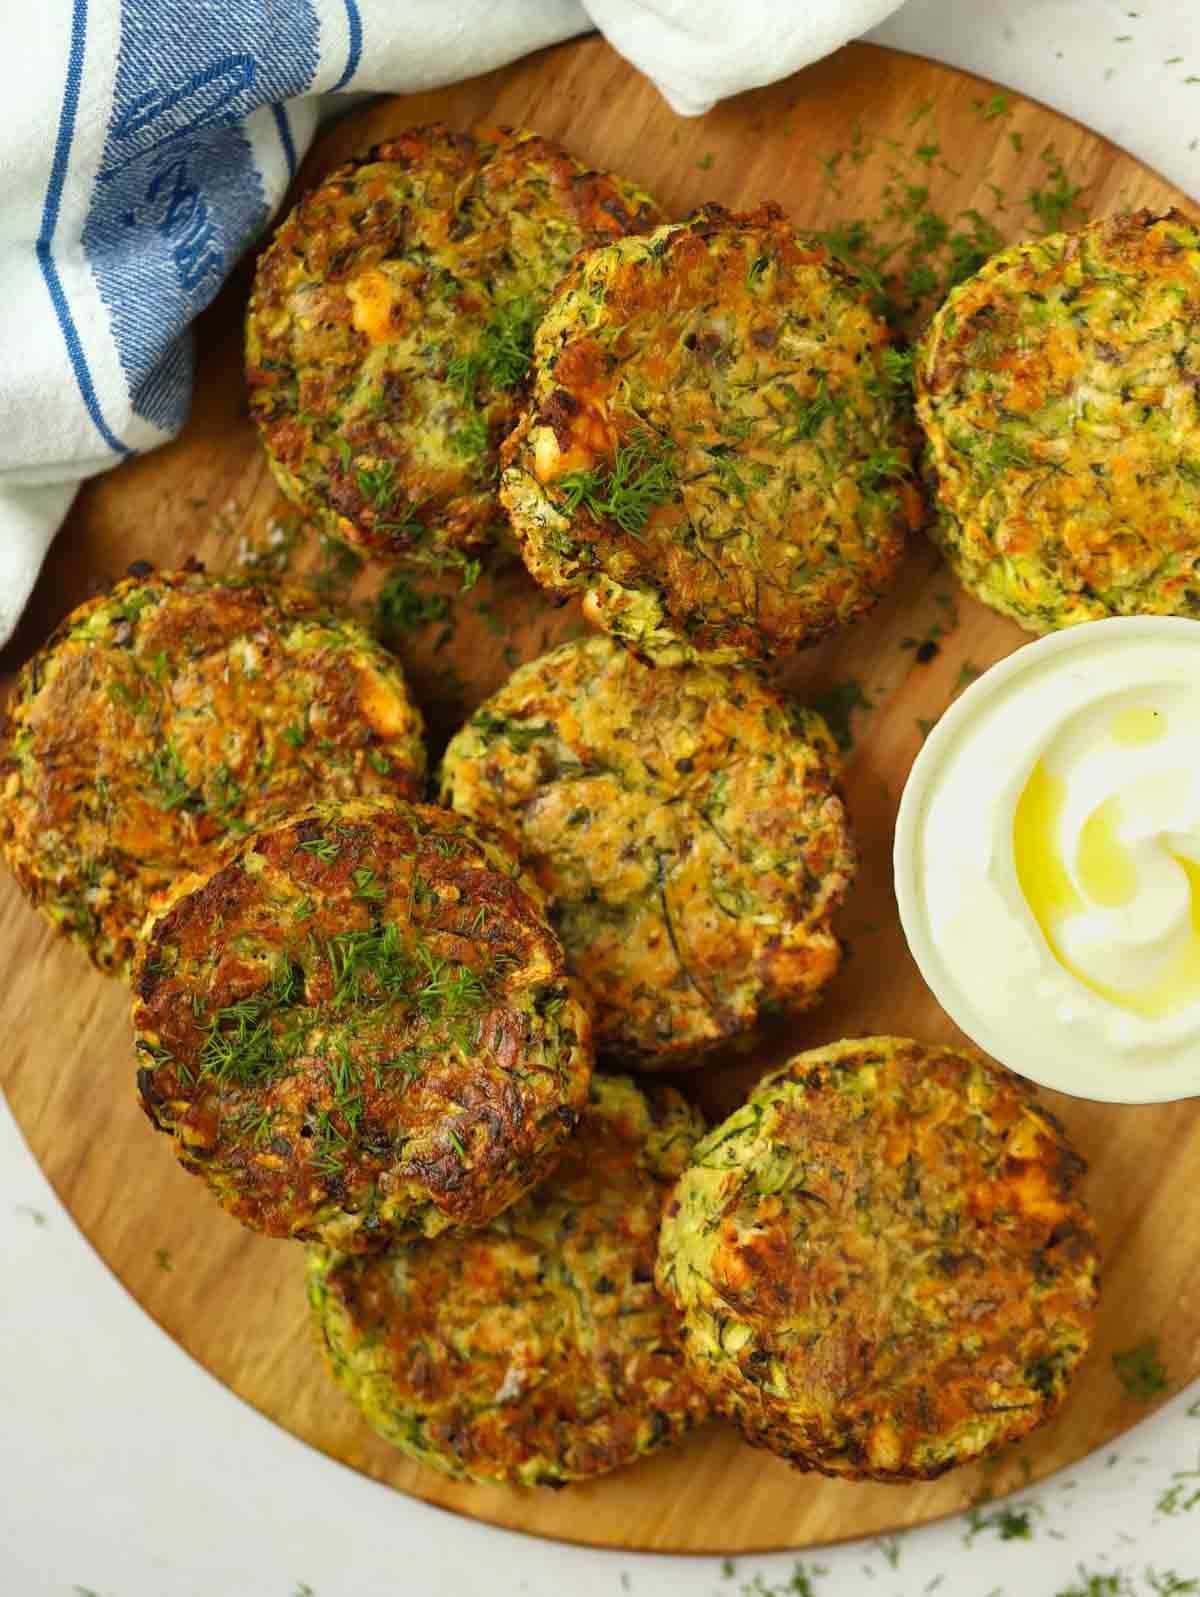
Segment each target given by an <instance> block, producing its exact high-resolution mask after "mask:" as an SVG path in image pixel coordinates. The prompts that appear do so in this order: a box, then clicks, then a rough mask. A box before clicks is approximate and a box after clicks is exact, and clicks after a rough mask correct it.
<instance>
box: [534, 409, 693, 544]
mask: <svg viewBox="0 0 1200 1597" xmlns="http://www.w3.org/2000/svg"><path fill="white" fill-rule="evenodd" d="M558 488H559V491H560V492H561V494H562V496H563V499H564V501H565V503H566V507H567V509H568V511H570V512H572V513H573V512H574V511H576V510H578V509H579V508H580V506H581V505H582V507H583V508H584V509H585V510H586V511H587V513H588V514H589V515H590V516H591V518H592V520H593V521H604V520H608V521H615V522H616V524H617V526H618V527H620V529H621V531H622V532H625V533H628V534H630V536H632V537H636V536H637V535H638V533H640V532H642V531H643V530H644V529H645V526H646V523H647V522H648V521H649V520H650V516H651V513H652V512H653V511H655V510H657V509H658V508H659V506H660V505H666V504H670V502H671V500H672V499H674V497H675V495H676V493H677V491H678V488H679V475H678V472H677V470H676V466H675V460H674V456H673V454H672V452H670V451H669V450H668V449H666V448H664V446H663V444H662V443H661V442H660V441H659V440H658V439H657V438H655V436H654V435H653V434H652V433H650V432H649V431H647V430H646V429H641V430H640V431H638V432H635V433H634V434H632V436H631V437H630V438H629V440H628V441H627V442H625V443H620V444H618V445H617V452H616V454H615V455H614V457H613V460H612V464H611V465H605V466H595V467H593V468H592V469H591V470H590V471H568V472H566V473H565V474H564V475H563V476H562V477H560V478H559V480H558Z"/></svg>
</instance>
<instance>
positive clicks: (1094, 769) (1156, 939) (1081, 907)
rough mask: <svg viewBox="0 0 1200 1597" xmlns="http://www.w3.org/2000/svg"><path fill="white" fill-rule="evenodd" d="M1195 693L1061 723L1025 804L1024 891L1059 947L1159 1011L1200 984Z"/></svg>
mask: <svg viewBox="0 0 1200 1597" xmlns="http://www.w3.org/2000/svg"><path fill="white" fill-rule="evenodd" d="M1195 709H1196V706H1195V702H1194V700H1193V699H1192V698H1191V696H1190V695H1187V694H1185V693H1184V692H1182V691H1181V690H1180V689H1179V688H1178V687H1175V686H1174V685H1172V684H1166V683H1163V684H1156V685H1151V686H1150V687H1149V689H1142V690H1140V691H1139V692H1137V693H1136V694H1134V695H1133V696H1129V695H1122V696H1115V697H1113V698H1111V699H1103V700H1101V702H1100V703H1098V704H1094V705H1091V706H1090V707H1089V708H1087V709H1086V710H1084V711H1082V712H1081V713H1080V714H1078V715H1075V716H1073V717H1071V718H1070V719H1068V720H1067V721H1066V722H1065V723H1064V724H1063V725H1061V726H1060V727H1058V728H1057V729H1056V735H1055V737H1054V740H1053V742H1052V743H1051V744H1050V745H1049V747H1048V748H1047V749H1046V750H1045V752H1044V753H1043V754H1042V755H1041V757H1040V758H1039V759H1038V760H1037V762H1036V763H1035V765H1034V767H1033V770H1032V772H1031V773H1030V776H1029V778H1028V780H1027V782H1026V783H1025V786H1024V789H1023V790H1022V792H1021V796H1020V798H1019V799H1018V801H1017V806H1016V810H1015V813H1014V816H1013V863H1014V866H1015V868H1016V873H1017V880H1018V882H1019V883H1020V887H1021V892H1022V894H1023V895H1024V898H1025V901H1026V903H1027V904H1028V906H1029V909H1030V911H1031V913H1032V914H1033V916H1034V918H1035V919H1036V921H1037V923H1038V926H1039V927H1040V928H1041V931H1042V934H1043V936H1044V937H1045V939H1046V942H1047V943H1048V944H1049V946H1050V949H1051V951H1052V952H1053V954H1054V956H1055V958H1056V959H1057V960H1058V961H1059V962H1060V963H1061V964H1062V965H1063V966H1064V967H1065V968H1066V969H1067V970H1068V971H1069V972H1070V973H1071V974H1072V975H1073V976H1074V977H1075V978H1076V979H1077V980H1078V981H1081V982H1083V983H1084V984H1085V985H1086V986H1087V987H1089V988H1090V989H1091V990H1092V991H1093V992H1094V993H1096V994H1098V995H1099V996H1100V997H1101V998H1104V999H1106V1000H1107V1001H1108V1002H1109V1003H1111V1004H1116V1005H1118V1006H1119V1007H1121V1008H1122V1009H1126V1010H1129V1011H1131V1012H1132V1013H1133V1014H1136V1015H1140V1016H1142V1017H1143V1018H1144V1019H1147V1020H1154V1019H1157V1018H1159V1017H1165V1016H1169V1015H1171V1014H1173V1013H1175V1012H1177V1011H1178V1010H1180V1009H1184V1008H1187V1007H1188V1006H1189V1005H1191V1004H1194V1003H1195V1002H1196V1001H1197V999H1198V998H1200V771H1198V770H1197V769H1196V766H1195V761H1196V722H1195Z"/></svg>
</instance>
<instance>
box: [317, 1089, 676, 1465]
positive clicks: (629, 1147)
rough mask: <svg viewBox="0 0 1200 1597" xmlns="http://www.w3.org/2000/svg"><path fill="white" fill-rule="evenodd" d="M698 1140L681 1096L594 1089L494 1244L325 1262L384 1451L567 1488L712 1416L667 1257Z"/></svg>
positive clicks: (342, 1339)
mask: <svg viewBox="0 0 1200 1597" xmlns="http://www.w3.org/2000/svg"><path fill="white" fill-rule="evenodd" d="M702 1130H703V1123H702V1122H701V1120H700V1118H699V1116H698V1115H697V1114H696V1113H695V1111H694V1110H691V1109H689V1108H688V1106H687V1105H686V1104H685V1103H684V1101H683V1099H682V1098H680V1097H679V1095H678V1094H677V1093H674V1092H671V1091H670V1090H669V1089H662V1090H660V1091H658V1092H656V1093H654V1095H653V1096H652V1098H650V1099H647V1097H646V1096H645V1095H644V1094H643V1093H641V1092H639V1091H638V1089H637V1088H636V1087H635V1086H634V1085H633V1083H632V1082H630V1081H624V1080H621V1079H620V1078H618V1077H596V1078H595V1080H594V1081H593V1084H592V1098H591V1102H590V1103H589V1104H588V1106H587V1107H586V1108H585V1110H584V1112H583V1118H582V1121H581V1123H580V1126H579V1130H578V1131H577V1132H576V1134H575V1136H574V1137H572V1139H571V1140H570V1142H569V1143H568V1144H567V1147H566V1149H565V1151H564V1153H563V1156H562V1159H561V1160H560V1162H559V1165H558V1168H557V1169H556V1170H555V1172H554V1174H553V1175H552V1176H551V1177H550V1178H549V1180H548V1181H546V1182H544V1183H543V1184H542V1185H541V1186H540V1187H539V1188H538V1189H537V1191H536V1192H535V1193H533V1194H531V1195H530V1196H529V1197H527V1198H525V1199H523V1200H522V1202H521V1203H519V1204H517V1205H516V1206H515V1207H514V1208H511V1209H509V1210H507V1211H506V1213H504V1214H503V1215H501V1216H500V1217H499V1218H498V1219H497V1220H495V1221H493V1222H492V1224H491V1225H490V1226H488V1227H487V1228H486V1229H485V1230H483V1231H474V1232H461V1231H460V1232H447V1233H446V1235H445V1236H441V1237H437V1238H435V1239H434V1240H433V1241H431V1242H420V1243H416V1244H415V1245H413V1246H411V1247H407V1248H404V1249H397V1250H394V1251H392V1252H390V1253H384V1254H380V1255H372V1256H371V1257H369V1258H362V1257H359V1258H349V1257H347V1256H346V1255H344V1254H337V1253H330V1252H328V1251H327V1250H325V1249H321V1248H313V1249H311V1250H310V1253H309V1270H308V1283H309V1299H310V1301H311V1303H312V1306H313V1310H314V1313H315V1315H316V1317H317V1324H318V1328H319V1331H320V1334H321V1339H322V1343H323V1346H324V1349H325V1354H326V1357H327V1360H328V1363H329V1367H330V1370H331V1373H332V1374H333V1376H334V1379H335V1380H336V1381H337V1382H338V1384H339V1385H340V1386H341V1387H342V1388H343V1390H345V1391H346V1392H347V1393H348V1395H349V1396H350V1397H352V1398H353V1400H354V1401H355V1402H356V1403H358V1404H359V1406H360V1407H361V1408H362V1409H363V1412H364V1413H365V1415H366V1417H367V1419H368V1420H369V1421H370V1422H371V1424H372V1425H373V1426H374V1427H375V1428H376V1429H377V1430H378V1431H379V1432H380V1434H381V1435H383V1436H385V1437H386V1438H387V1440H388V1441H390V1442H392V1443H394V1444H395V1445H396V1446H397V1447H400V1448H402V1449H403V1450H404V1451H405V1452H406V1453H408V1454H410V1455H411V1456H412V1457H414V1458H416V1459H418V1460H419V1461H420V1462H422V1463H424V1464H428V1465H431V1466H432V1467H433V1468H434V1469H440V1470H443V1471H445V1472H446V1473H448V1474H451V1475H457V1476H465V1477H467V1478H470V1479H473V1480H485V1481H497V1482H504V1483H508V1484H512V1485H521V1486H541V1485H547V1486H557V1485H562V1484H563V1483H564V1482H566V1481H571V1480H581V1479H585V1478H588V1477H590V1476H594V1475H599V1474H603V1473H604V1472H605V1471H607V1470H612V1469H617V1468H618V1467H619V1466H621V1465H622V1464H628V1463H631V1462H632V1461H633V1460H634V1459H635V1458H638V1457H640V1456H641V1455H643V1454H645V1453H649V1452H653V1451H655V1450H657V1449H658V1448H661V1447H663V1446H665V1445H667V1444H669V1443H670V1442H672V1441H674V1440H676V1439H677V1438H678V1437H679V1436H680V1435H681V1434H682V1433H683V1432H684V1431H685V1430H687V1429H688V1428H689V1427H690V1426H692V1425H695V1424H697V1423H698V1422H699V1421H701V1420H703V1419H705V1418H706V1417H707V1414H708V1404H707V1401H706V1400H705V1398H704V1397H703V1396H702V1395H701V1393H700V1391H699V1389H698V1388H697V1386H696V1385H695V1383H694V1382H693V1381H692V1379H691V1377H690V1375H689V1374H688V1371H687V1369H686V1367H685V1365H684V1362H683V1355H682V1353H681V1352H680V1348H679V1340H678V1319H677V1316H676V1313H675V1311H674V1309H673V1308H672V1307H671V1306H670V1305H669V1304H668V1303H667V1302H665V1301H664V1299H662V1298H661V1297H659V1296H658V1294H657V1293H656V1292H655V1289H654V1279H653V1278H654V1251H655V1247H656V1244H657V1237H658V1225H659V1219H660V1216H661V1214H662V1208H663V1205H664V1203H665V1202H666V1200H667V1196H668V1193H669V1192H670V1189H671V1182H672V1181H673V1180H674V1179H675V1177H676V1176H677V1175H678V1174H679V1172H680V1170H682V1169H683V1167H684V1166H685V1165H686V1163H687V1158H688V1153H689V1151H690V1149H691V1146H692V1144H693V1143H694V1142H695V1140H696V1137H697V1136H698V1135H700V1133H701V1132H702Z"/></svg>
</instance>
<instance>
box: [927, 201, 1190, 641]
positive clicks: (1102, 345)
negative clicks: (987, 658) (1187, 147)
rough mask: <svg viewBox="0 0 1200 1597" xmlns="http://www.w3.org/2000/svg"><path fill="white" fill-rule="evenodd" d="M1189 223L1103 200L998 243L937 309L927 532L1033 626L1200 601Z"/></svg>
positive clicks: (991, 600)
mask: <svg viewBox="0 0 1200 1597" xmlns="http://www.w3.org/2000/svg"><path fill="white" fill-rule="evenodd" d="M1198 393H1200V231H1198V230H1197V228H1196V227H1195V226H1194V225H1193V224H1192V223H1191V222H1189V221H1188V220H1187V219H1186V218H1185V217H1184V216H1182V215H1180V214H1179V212H1177V211H1176V212H1172V213H1171V214H1170V215H1168V216H1163V217H1155V216H1152V215H1151V214H1150V213H1149V212H1148V211H1140V212H1138V213H1137V214H1135V215H1125V216H1116V217H1109V218H1106V219H1105V220H1103V221H1099V222H1093V223H1091V224H1090V225H1089V226H1088V227H1085V228H1083V229H1082V230H1081V231H1080V232H1077V233H1057V234H1054V235H1053V236H1052V237H1049V238H1039V239H1033V240H1030V241H1028V242H1026V243H1023V244H1017V245H1015V246H1013V248H1011V249H1007V250H1003V251H1001V253H1000V254H999V255H997V256H995V257H994V258H993V259H992V260H991V261H989V262H988V264H987V265H986V266H985V267H984V268H983V270H982V271H981V272H979V273H978V274H977V275H976V276H975V277H972V278H970V279H968V281H967V282H965V283H962V284H960V285H959V287H957V288H956V289H955V290H954V291H953V293H952V294H951V295H950V297H949V299H948V300H947V301H946V303H945V305H944V306H943V307H942V309H941V310H940V311H939V312H938V313H937V315H936V316H935V317H934V319H933V321H932V323H931V324H930V327H929V330H928V332H927V333H926V335H925V338H924V341H923V343H922V345H921V348H920V351H919V354H918V360H917V410H918V415H919V417H920V420H921V422H922V424H923V426H924V428H925V433H926V437H927V440H928V466H929V471H930V475H931V477H932V478H933V479H934V481H935V483H936V490H937V518H936V523H935V526H934V528H933V534H934V537H935V538H936V540H937V542H938V543H939V544H940V545H941V547H942V549H943V550H944V552H945V554H946V557H947V559H948V560H949V561H950V564H951V565H952V566H953V567H954V569H955V571H956V572H957V574H958V576H959V579H960V580H961V581H962V582H963V583H964V584H965V586H966V587H967V588H969V589H970V590H971V592H972V593H974V594H976V595H977V597H979V598H980V599H982V600H983V601H984V603H985V604H989V605H991V606H992V607H993V608H994V609H996V610H1000V611H1003V612H1004V614H1005V615H1009V616H1012V617H1013V619H1014V620H1016V621H1019V622H1020V623H1021V625H1022V626H1024V627H1027V628H1028V629H1029V630H1030V631H1032V632H1048V631H1050V630H1052V629H1053V628H1055V627H1064V626H1070V625H1073V624H1074V623H1076V622H1079V621H1094V620H1099V619H1101V618H1103V617H1104V616H1112V615H1142V614H1156V615H1184V616H1200V404H1198V403H1197V394H1198Z"/></svg>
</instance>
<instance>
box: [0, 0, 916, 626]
mask: <svg viewBox="0 0 1200 1597" xmlns="http://www.w3.org/2000/svg"><path fill="white" fill-rule="evenodd" d="M898 3H899V0H790V3H789V0H738V3H737V4H736V5H730V4H728V3H727V0H582V3H580V0H508V3H492V4H488V3H485V0H48V3H44V4H41V5H36V6H25V5H16V4H14V5H10V6H6V7H5V8H4V10H5V13H6V14H5V16H4V20H3V31H2V34H0V37H3V39H4V41H5V44H6V50H5V57H6V59H7V60H8V62H9V64H10V72H9V82H8V87H7V89H6V105H7V110H6V112H5V115H4V119H3V127H2V128H0V184H2V192H3V200H4V206H3V211H2V212H0V329H2V340H3V342H2V348H3V351H4V364H3V367H2V368H0V643H2V642H4V641H5V640H6V639H7V638H8V637H9V636H10V634H11V632H12V629H13V627H14V626H15V625H16V622H17V619H18V617H19V616H20V613H21V610H22V608H23V607H24V604H25V601H26V599H27V598H28V596H29V591H30V589H31V587H32V586H33V583H34V581H35V579H36V577H37V573H38V570H39V568H40V566H41V562H42V559H43V557H44V555H45V552H46V549H47V548H48V547H49V544H50V541H51V539H52V538H53V536H54V533H55V531H56V530H57V528H58V526H59V524H60V523H61V521H62V519H63V517H64V516H65V514H66V511H67V509H68V507H69V505H70V502H71V499H72V497H73V495H74V491H75V489H76V487H77V486H78V484H79V482H80V480H81V479H82V478H84V477H88V476H92V475H94V474H95V473H96V472H100V471H104V470H106V469H108V468H109V467H110V466H113V465H116V464H117V463H118V462H120V461H122V460H127V459H128V458H129V457H130V456H132V455H135V454H139V453H141V452H142V451H144V450H147V449H153V448H154V447H155V446H156V445H157V444H160V443H163V442H165V441H166V440H167V439H168V438H170V437H172V436H173V435H174V434H175V433H176V432H178V430H179V428H180V427H181V426H182V425H183V423H184V421H185V419H186V417H187V411H188V404H189V399H190V394H191V379H192V346H191V339H190V334H189V332H188V328H189V325H190V323H191V322H192V320H193V318H194V317H195V316H196V315H197V313H198V312H199V311H201V310H202V309H203V308H204V306H205V305H207V304H208V303H209V301H210V300H211V299H212V298H213V296H214V294H215V293H216V292H217V290H218V289H219V288H220V286H221V284H222V282H223V281H224V279H225V277H226V276H227V275H228V273H229V271H230V269H231V267H232V266H233V264H234V262H235V261H236V260H237V259H238V257H239V256H240V255H241V254H242V252H243V251H244V250H245V249H246V247H247V246H248V245H249V244H250V243H251V241H252V240H253V239H254V238H255V236H256V235H257V234H258V233H259V232H260V231H261V230H262V228H263V226H264V225H265V224H266V223H267V222H268V221H269V219H270V217H271V216H272V214H273V213H274V211H275V208H276V207H277V205H278V204H279V201H280V199H281V198H282V196H283V193H284V190H285V189H286V187H287V184H288V180H289V178H290V177H291V176H292V174H293V173H294V171H295V169H296V163H297V161H298V160H299V158H300V157H301V156H302V155H303V153H304V151H305V150H306V149H307V148H308V145H309V143H310V141H311V139H312V136H313V132H314V130H315V128H316V126H317V123H318V121H319V118H320V114H321V97H322V96H325V95H334V94H338V93H340V92H343V91H363V90H368V91H373V92H380V91H386V92H393V93H406V92H413V91H415V90H418V89H426V88H431V87H434V86H436V85H438V84H442V83H449V82H452V81H454V80H455V79H458V78H466V77H472V76H474V75H475V74H476V73H479V72H485V71H488V70H490V69H491V68H493V67H496V66H499V65H502V64H503V63H504V62H507V61H512V60H515V59H516V58H517V57H518V56H521V55H524V54H526V53H527V52H528V51H530V50H534V49H538V48H540V47H541V46H543V45H547V44H552V43H555V42H557V41H559V40H561V39H565V38H568V37H570V36H571V35H572V34H576V33H581V32H584V31H586V30H587V29H589V28H591V27H594V26H599V27H600V28H602V29H603V31H604V32H605V33H606V34H607V36H608V37H609V39H610V40H611V41H612V43H613V44H614V46H615V47H616V48H617V49H618V50H620V51H621V53H622V54H623V55H625V56H626V57H628V59H629V60H630V61H632V62H633V63H634V65H636V66H637V67H639V68H640V69H641V70H642V71H644V72H645V73H647V74H648V75H649V76H650V77H651V78H652V79H653V80H654V81H655V82H656V83H657V84H658V86H659V88H660V89H661V90H662V92H663V94H664V95H665V96H666V98H667V99H668V101H669V102H670V103H671V105H672V106H673V107H674V108H675V109H676V110H677V111H679V112H680V113H681V114H683V115H695V114H697V113H699V112H702V111H704V110H706V109H707V108H708V107H709V106H710V105H711V104H712V103H713V102H714V101H716V100H718V99H720V98H721V97H723V96H725V95H728V94H733V93H736V92H738V91H739V90H741V89H745V88H749V87H752V86H755V85H757V84H761V83H766V82H768V81H770V80H771V79H774V78H778V77H783V76H785V75H786V74H788V73H790V72H794V71H795V70H796V69H797V68H799V67H801V66H804V65H805V64H806V63H807V62H809V61H812V60H815V59H816V58H817V57H819V56H821V55H824V54H827V53H828V52H829V51H830V50H833V49H836V48H837V47H838V46H839V45H841V44H844V43H845V42H846V40H847V39H849V38H852V37H854V36H855V35H857V34H859V33H861V32H863V31H864V30H865V29H867V28H869V27H871V26H872V25H873V24H874V23H876V22H878V21H879V20H880V19H881V18H882V17H884V16H886V15H887V14H888V13H889V12H891V11H893V10H895V9H896V5H897V4H898ZM133 552H134V551H133V548H132V544H131V553H133Z"/></svg>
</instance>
